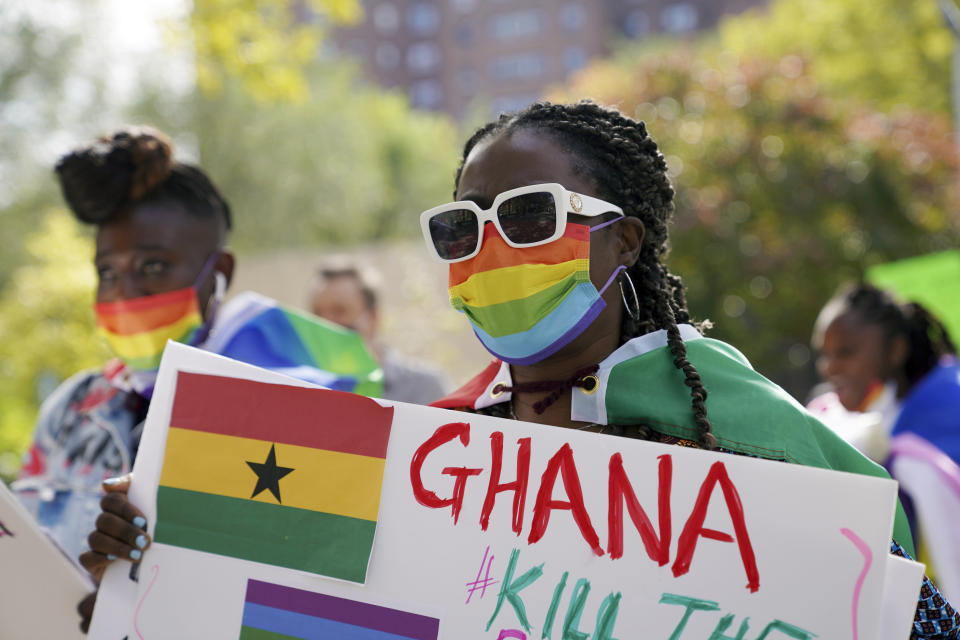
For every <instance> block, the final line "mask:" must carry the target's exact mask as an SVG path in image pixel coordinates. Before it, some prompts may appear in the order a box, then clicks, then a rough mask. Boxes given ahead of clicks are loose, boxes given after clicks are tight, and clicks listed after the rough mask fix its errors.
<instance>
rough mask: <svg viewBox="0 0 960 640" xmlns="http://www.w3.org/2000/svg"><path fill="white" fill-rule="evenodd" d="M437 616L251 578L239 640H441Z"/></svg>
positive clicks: (248, 581)
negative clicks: (294, 639) (433, 616)
mask: <svg viewBox="0 0 960 640" xmlns="http://www.w3.org/2000/svg"><path fill="white" fill-rule="evenodd" d="M439 631H440V621H439V620H438V619H436V618H431V617H429V616H424V615H420V614H417V613H410V612H407V611H401V610H399V609H390V608H388V607H381V606H377V605H373V604H367V603H365V602H357V601H356V600H348V599H346V598H337V597H334V596H328V595H324V594H322V593H314V592H312V591H304V590H302V589H294V588H292V587H284V586H281V585H278V584H271V583H269V582H261V581H259V580H247V595H246V597H245V599H244V603H243V622H242V626H241V627H240V640H287V639H292V638H298V639H302V640H437V637H438V634H439Z"/></svg>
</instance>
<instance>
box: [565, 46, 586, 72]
mask: <svg viewBox="0 0 960 640" xmlns="http://www.w3.org/2000/svg"><path fill="white" fill-rule="evenodd" d="M585 66H587V52H586V50H584V48H583V47H579V46H574V47H567V48H566V49H564V50H563V69H564V71H566V72H567V73H570V72H572V71H576V70H577V69H582V68H583V67H585Z"/></svg>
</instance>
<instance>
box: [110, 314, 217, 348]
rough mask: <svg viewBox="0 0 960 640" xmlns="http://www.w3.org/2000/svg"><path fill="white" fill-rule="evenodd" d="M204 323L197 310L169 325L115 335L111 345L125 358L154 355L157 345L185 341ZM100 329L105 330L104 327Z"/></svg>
mask: <svg viewBox="0 0 960 640" xmlns="http://www.w3.org/2000/svg"><path fill="white" fill-rule="evenodd" d="M202 323H203V318H201V317H200V314H199V313H198V312H196V311H194V312H193V313H191V314H189V315H186V316H184V317H183V318H181V319H180V320H179V321H177V322H175V323H174V324H171V325H167V326H165V327H160V328H158V329H154V330H153V331H147V332H144V333H135V334H133V335H115V336H113V337H112V338H111V340H110V346H111V347H112V348H113V349H114V350H115V351H116V352H117V355H119V356H122V357H124V358H143V357H147V356H153V355H154V354H156V352H157V345H158V344H164V343H165V342H166V341H167V340H174V341H176V342H185V341H186V339H187V337H188V336H189V335H190V334H191V333H192V332H193V331H194V330H196V327H197V326H198V325H200V324H202ZM100 331H105V330H104V329H103V328H101V329H100Z"/></svg>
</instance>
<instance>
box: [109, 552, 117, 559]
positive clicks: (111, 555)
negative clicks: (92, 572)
mask: <svg viewBox="0 0 960 640" xmlns="http://www.w3.org/2000/svg"><path fill="white" fill-rule="evenodd" d="M116 559H117V556H115V555H113V554H112V553H108V554H107V560H116Z"/></svg>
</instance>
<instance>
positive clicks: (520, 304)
mask: <svg viewBox="0 0 960 640" xmlns="http://www.w3.org/2000/svg"><path fill="white" fill-rule="evenodd" d="M589 281H590V273H589V272H588V271H577V272H575V273H571V274H570V275H569V276H567V277H566V278H564V279H563V280H561V281H560V282H557V283H556V284H553V285H550V286H549V287H547V288H546V289H544V290H543V291H540V292H538V293H535V294H533V295H532V296H529V297H526V298H521V299H519V300H509V301H507V302H501V303H498V304H490V305H487V306H485V307H475V306H473V305H469V304H467V303H465V302H464V301H463V299H462V298H454V299H453V300H451V301H450V303H451V304H452V305H453V308H454V309H457V310H459V311H463V312H464V313H465V314H466V315H467V317H468V318H470V321H471V322H472V323H473V324H474V325H476V326H478V327H483V330H484V331H486V332H487V333H488V334H490V335H491V336H493V337H494V338H500V337H502V336H509V335H513V334H514V333H523V332H524V331H527V330H528V329H530V327H531V324H530V320H531V319H533V320H540V319H542V318H545V317H546V316H547V315H549V314H550V312H551V311H553V310H554V309H556V308H557V307H558V306H559V305H560V303H561V302H563V301H564V300H565V299H566V298H567V296H568V295H570V292H571V291H573V290H574V289H575V288H576V287H577V285H578V284H580V283H581V282H589Z"/></svg>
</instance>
